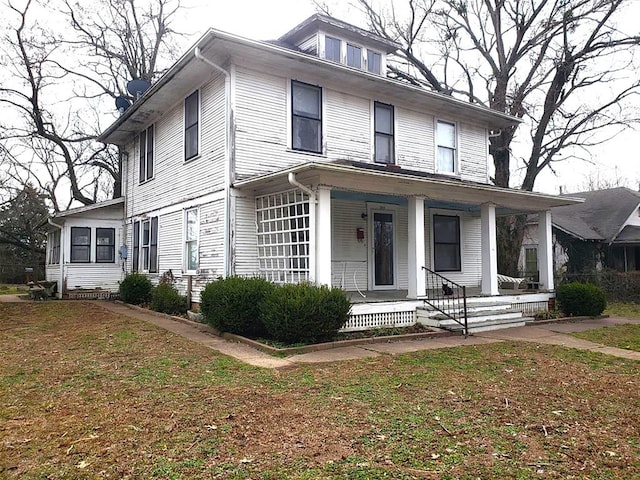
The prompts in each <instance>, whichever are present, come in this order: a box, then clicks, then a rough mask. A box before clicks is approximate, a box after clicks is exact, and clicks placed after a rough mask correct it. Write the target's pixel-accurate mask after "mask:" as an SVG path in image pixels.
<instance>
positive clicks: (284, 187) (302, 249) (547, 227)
mask: <svg viewBox="0 0 640 480" xmlns="http://www.w3.org/2000/svg"><path fill="white" fill-rule="evenodd" d="M234 187H235V188H238V189H240V190H244V191H252V192H253V195H254V197H253V198H254V199H255V202H256V203H255V204H256V216H257V218H256V224H257V227H258V231H257V253H258V255H257V257H258V271H259V273H260V275H263V276H265V277H266V278H268V279H270V280H273V281H276V282H292V281H293V282H297V281H311V282H314V283H317V284H321V285H330V286H332V287H340V288H343V289H344V290H346V291H347V292H349V294H350V295H351V298H352V302H353V303H354V307H353V311H352V317H355V316H357V315H359V314H360V313H359V312H360V310H362V312H361V313H362V314H364V313H365V312H366V311H373V310H375V311H377V312H379V313H384V312H385V311H386V312H387V313H389V314H398V315H395V317H398V318H397V320H399V321H395V320H394V321H393V322H389V321H387V320H388V319H389V318H390V317H389V315H387V316H386V317H385V315H382V316H381V317H380V318H382V320H378V321H377V322H378V323H382V324H385V325H387V324H389V323H393V324H396V325H397V324H398V323H404V322H410V321H413V323H415V314H413V315H411V314H409V313H406V312H411V311H412V310H413V311H414V312H415V309H416V308H417V307H418V306H420V305H423V304H424V300H425V299H428V298H429V297H430V296H433V295H430V291H432V292H433V291H434V290H438V289H440V288H445V287H442V285H434V284H433V282H431V284H429V280H428V276H427V275H426V272H427V271H432V272H435V273H436V275H437V276H438V278H442V279H443V280H442V283H446V284H447V285H448V286H449V288H450V287H452V286H456V288H459V287H464V288H466V289H469V290H468V293H467V295H468V296H470V297H477V298H480V297H497V296H501V295H504V294H505V292H504V291H501V290H500V289H499V284H498V274H499V272H498V269H497V265H498V262H497V244H496V218H497V217H498V216H500V215H509V214H515V213H529V214H531V213H537V214H538V216H539V225H540V241H539V246H538V251H539V255H538V262H539V263H538V271H539V285H538V287H539V290H540V291H542V292H547V293H549V292H553V289H554V284H553V269H552V248H551V245H552V243H551V241H552V240H551V214H550V208H551V207H553V206H556V205H560V204H566V203H575V202H576V200H574V199H570V198H567V197H556V196H552V195H544V194H538V193H531V192H522V191H517V190H509V189H503V188H498V187H494V186H491V185H485V184H478V183H472V182H464V181H461V180H457V179H451V178H447V177H442V176H436V175H428V174H424V173H422V172H413V171H406V170H401V169H398V168H397V167H394V168H388V167H384V166H378V165H369V164H366V165H362V164H358V165H354V164H352V163H349V164H347V165H345V164H342V163H341V164H336V163H311V164H304V165H300V166H297V167H294V168H291V169H288V170H285V171H282V172H277V173H274V174H270V175H267V176H263V177H259V178H255V179H251V180H245V181H242V182H237V183H236V184H235V185H234ZM524 293H525V292H516V296H521V295H524ZM549 296H550V295H547V296H546V297H545V298H544V299H542V300H535V302H546V301H548V298H549ZM512 303H519V302H516V301H514V302H512ZM520 303H522V302H520ZM374 304H375V305H376V307H375V308H373V305H374ZM401 311H402V312H405V313H402V314H400V313H399V312H401ZM383 317H385V318H386V319H387V320H385V319H384V318H383ZM391 317H394V315H391ZM400 317H402V319H400ZM412 319H413V320H412ZM367 323H369V322H367ZM374 323H375V322H374ZM372 326H375V325H372Z"/></svg>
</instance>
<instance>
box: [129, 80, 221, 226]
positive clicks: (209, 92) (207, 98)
mask: <svg viewBox="0 0 640 480" xmlns="http://www.w3.org/2000/svg"><path fill="white" fill-rule="evenodd" d="M200 99H201V103H200V132H201V134H200V146H199V148H200V154H199V155H198V156H197V157H195V158H194V159H191V160H189V161H188V162H186V163H185V161H184V101H180V102H178V104H176V105H173V106H172V107H171V108H169V109H168V110H167V111H166V112H164V113H163V114H162V115H161V116H160V118H158V119H157V120H156V121H155V127H154V135H155V148H154V176H153V178H152V179H151V180H149V181H147V182H144V183H142V184H140V182H139V178H140V177H139V155H140V154H139V145H138V141H137V139H135V138H134V139H132V141H131V142H130V143H129V144H128V145H127V146H126V151H127V152H128V154H129V162H128V169H127V182H128V184H127V193H128V199H127V213H126V215H127V217H128V218H130V217H132V216H135V215H140V214H143V213H147V212H150V211H152V210H154V209H157V208H159V207H161V206H167V205H173V204H177V203H180V202H182V201H185V200H188V199H191V198H197V197H199V196H201V195H204V194H205V193H210V192H211V191H214V190H216V189H221V188H223V178H224V158H225V149H224V146H225V87H224V78H223V77H222V76H221V75H216V76H215V77H214V78H213V79H212V80H210V81H209V82H207V83H206V84H205V85H203V86H202V87H201V89H200ZM145 127H148V125H145Z"/></svg>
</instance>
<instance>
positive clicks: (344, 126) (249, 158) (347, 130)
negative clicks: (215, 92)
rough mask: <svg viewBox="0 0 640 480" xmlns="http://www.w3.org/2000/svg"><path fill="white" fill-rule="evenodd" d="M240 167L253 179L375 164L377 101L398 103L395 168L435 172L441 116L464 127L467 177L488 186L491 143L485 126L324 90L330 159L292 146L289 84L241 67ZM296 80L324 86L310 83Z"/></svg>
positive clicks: (461, 155)
mask: <svg viewBox="0 0 640 480" xmlns="http://www.w3.org/2000/svg"><path fill="white" fill-rule="evenodd" d="M235 72H236V76H235V82H234V85H235V122H236V123H235V144H236V152H235V166H236V174H237V178H239V179H242V178H247V177H251V176H256V175H260V174H264V173H267V172H273V171H277V170H282V169H284V168H287V167H290V166H293V165H296V164H299V163H304V162H309V161H316V162H317V161H333V160H354V161H359V162H368V163H373V133H374V132H373V102H374V100H376V101H381V102H384V103H388V104H391V105H394V108H395V109H394V113H395V149H396V164H397V165H399V166H401V167H404V168H407V169H412V170H420V171H425V172H429V173H435V151H436V146H435V143H434V142H435V140H434V129H435V118H438V119H441V120H448V121H452V122H455V123H456V125H457V128H458V142H459V145H458V159H459V162H460V167H459V170H460V178H462V179H464V180H473V181H477V182H484V183H487V182H488V179H487V162H488V139H487V132H486V130H485V129H484V128H482V127H479V126H476V125H472V124H468V123H465V122H464V121H462V120H463V119H460V118H442V117H439V116H438V117H436V116H434V114H433V113H430V112H421V111H416V110H414V109H412V107H411V105H406V104H402V103H401V102H394V99H391V98H375V99H374V98H364V97H361V96H358V95H357V94H354V93H353V92H344V91H342V90H341V87H340V85H331V84H323V85H320V86H321V87H323V89H322V96H323V110H322V116H323V121H322V129H323V153H322V154H313V153H305V152H297V151H293V150H291V148H290V141H291V140H290V128H291V120H290V115H291V113H290V110H291V105H290V98H289V97H290V82H291V79H290V78H286V77H284V76H277V75H275V74H269V73H265V72H258V71H255V70H250V69H248V68H245V67H240V66H238V67H237V68H236V69H235ZM296 80H299V81H302V82H307V83H310V84H317V81H314V80H313V79H309V78H296Z"/></svg>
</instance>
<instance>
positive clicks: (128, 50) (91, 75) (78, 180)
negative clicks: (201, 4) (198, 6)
mask: <svg viewBox="0 0 640 480" xmlns="http://www.w3.org/2000/svg"><path fill="white" fill-rule="evenodd" d="M39 1H40V0H26V1H24V2H22V4H21V6H17V3H14V2H19V0H10V1H9V2H8V3H7V4H5V6H6V8H7V10H8V13H9V15H6V17H7V18H8V19H9V20H10V21H11V22H12V23H11V24H10V26H9V27H8V28H7V30H6V31H7V34H6V35H5V37H4V38H2V39H1V40H0V49H1V53H2V59H3V60H2V63H4V65H3V66H4V67H5V72H6V73H5V77H6V78H4V79H3V82H2V86H0V109H2V110H3V111H6V112H8V114H7V115H3V116H2V120H0V140H4V141H6V142H10V143H11V144H12V145H14V146H15V145H18V146H19V147H21V148H19V150H20V155H13V156H12V159H13V160H14V162H13V163H12V165H11V167H10V168H9V169H8V172H9V173H7V175H9V176H10V177H11V178H12V180H13V181H14V183H16V182H17V183H19V184H22V185H26V183H25V182H31V183H33V184H34V185H38V187H39V188H40V189H41V191H45V192H47V193H48V195H49V198H50V200H51V203H52V204H53V207H54V209H56V210H58V209H60V208H64V205H61V204H60V202H59V201H58V199H59V198H66V196H67V195H66V194H61V192H60V189H64V188H67V187H68V188H69V190H70V192H71V198H72V200H75V201H78V202H80V203H82V204H85V205H87V204H91V203H94V202H96V201H97V200H98V199H99V198H104V195H105V190H111V191H112V194H113V196H114V197H117V196H119V195H120V184H121V181H120V170H121V164H120V159H119V155H118V152H117V151H115V149H113V148H112V147H107V146H105V145H102V144H99V143H97V142H96V141H95V137H96V136H97V134H98V133H99V130H100V124H101V122H100V120H101V119H102V118H103V117H104V116H105V113H107V112H110V113H111V115H108V114H107V118H109V117H110V118H111V119H113V118H115V117H114V116H113V115H114V114H113V113H112V112H115V109H114V108H113V103H112V101H113V99H114V98H115V97H118V96H128V93H126V90H125V86H126V83H127V81H128V80H131V79H139V78H143V79H146V80H149V81H153V80H155V79H156V78H157V77H158V76H160V75H161V74H162V69H161V68H160V66H159V65H160V62H159V60H160V59H161V58H162V59H164V61H165V65H168V64H169V62H171V61H172V59H173V58H174V57H175V55H176V49H175V43H174V40H175V32H174V31H173V30H172V29H171V26H170V25H171V20H172V18H173V16H174V15H175V14H176V12H177V11H178V10H179V8H180V0H151V1H150V2H145V3H144V4H142V5H138V4H137V3H135V0H99V1H97V2H92V3H91V6H90V8H87V6H86V4H81V3H80V2H77V3H75V4H74V3H72V2H71V1H69V0H61V3H59V4H57V5H59V8H58V9H56V8H53V7H55V5H56V4H55V3H54V4H53V6H49V8H48V10H47V11H48V13H49V14H50V15H52V16H54V17H55V18H56V19H59V20H61V21H63V22H67V24H68V27H69V28H67V29H64V30H61V31H54V30H50V29H48V28H46V27H45V26H43V25H42V23H41V20H40V17H41V15H40V13H41V9H42V8H43V5H42V4H41V3H39ZM52 23H55V22H52ZM105 100H110V101H109V102H105ZM5 170H6V168H5ZM107 179H109V181H108V183H110V184H111V187H108V188H107V189H105V182H106V181H107ZM67 206H68V205H67Z"/></svg>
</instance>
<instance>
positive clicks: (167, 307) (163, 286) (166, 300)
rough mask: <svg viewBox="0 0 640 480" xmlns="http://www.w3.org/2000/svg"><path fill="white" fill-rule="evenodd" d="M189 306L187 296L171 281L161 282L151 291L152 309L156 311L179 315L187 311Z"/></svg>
mask: <svg viewBox="0 0 640 480" xmlns="http://www.w3.org/2000/svg"><path fill="white" fill-rule="evenodd" d="M187 308H188V306H187V297H185V296H184V295H180V293H179V292H178V290H176V288H175V287H174V286H173V285H171V284H170V283H160V284H158V286H157V287H155V288H154V289H153V290H152V291H151V309H152V310H155V311H156V312H162V313H168V314H170V315H179V314H182V313H186V311H187Z"/></svg>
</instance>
